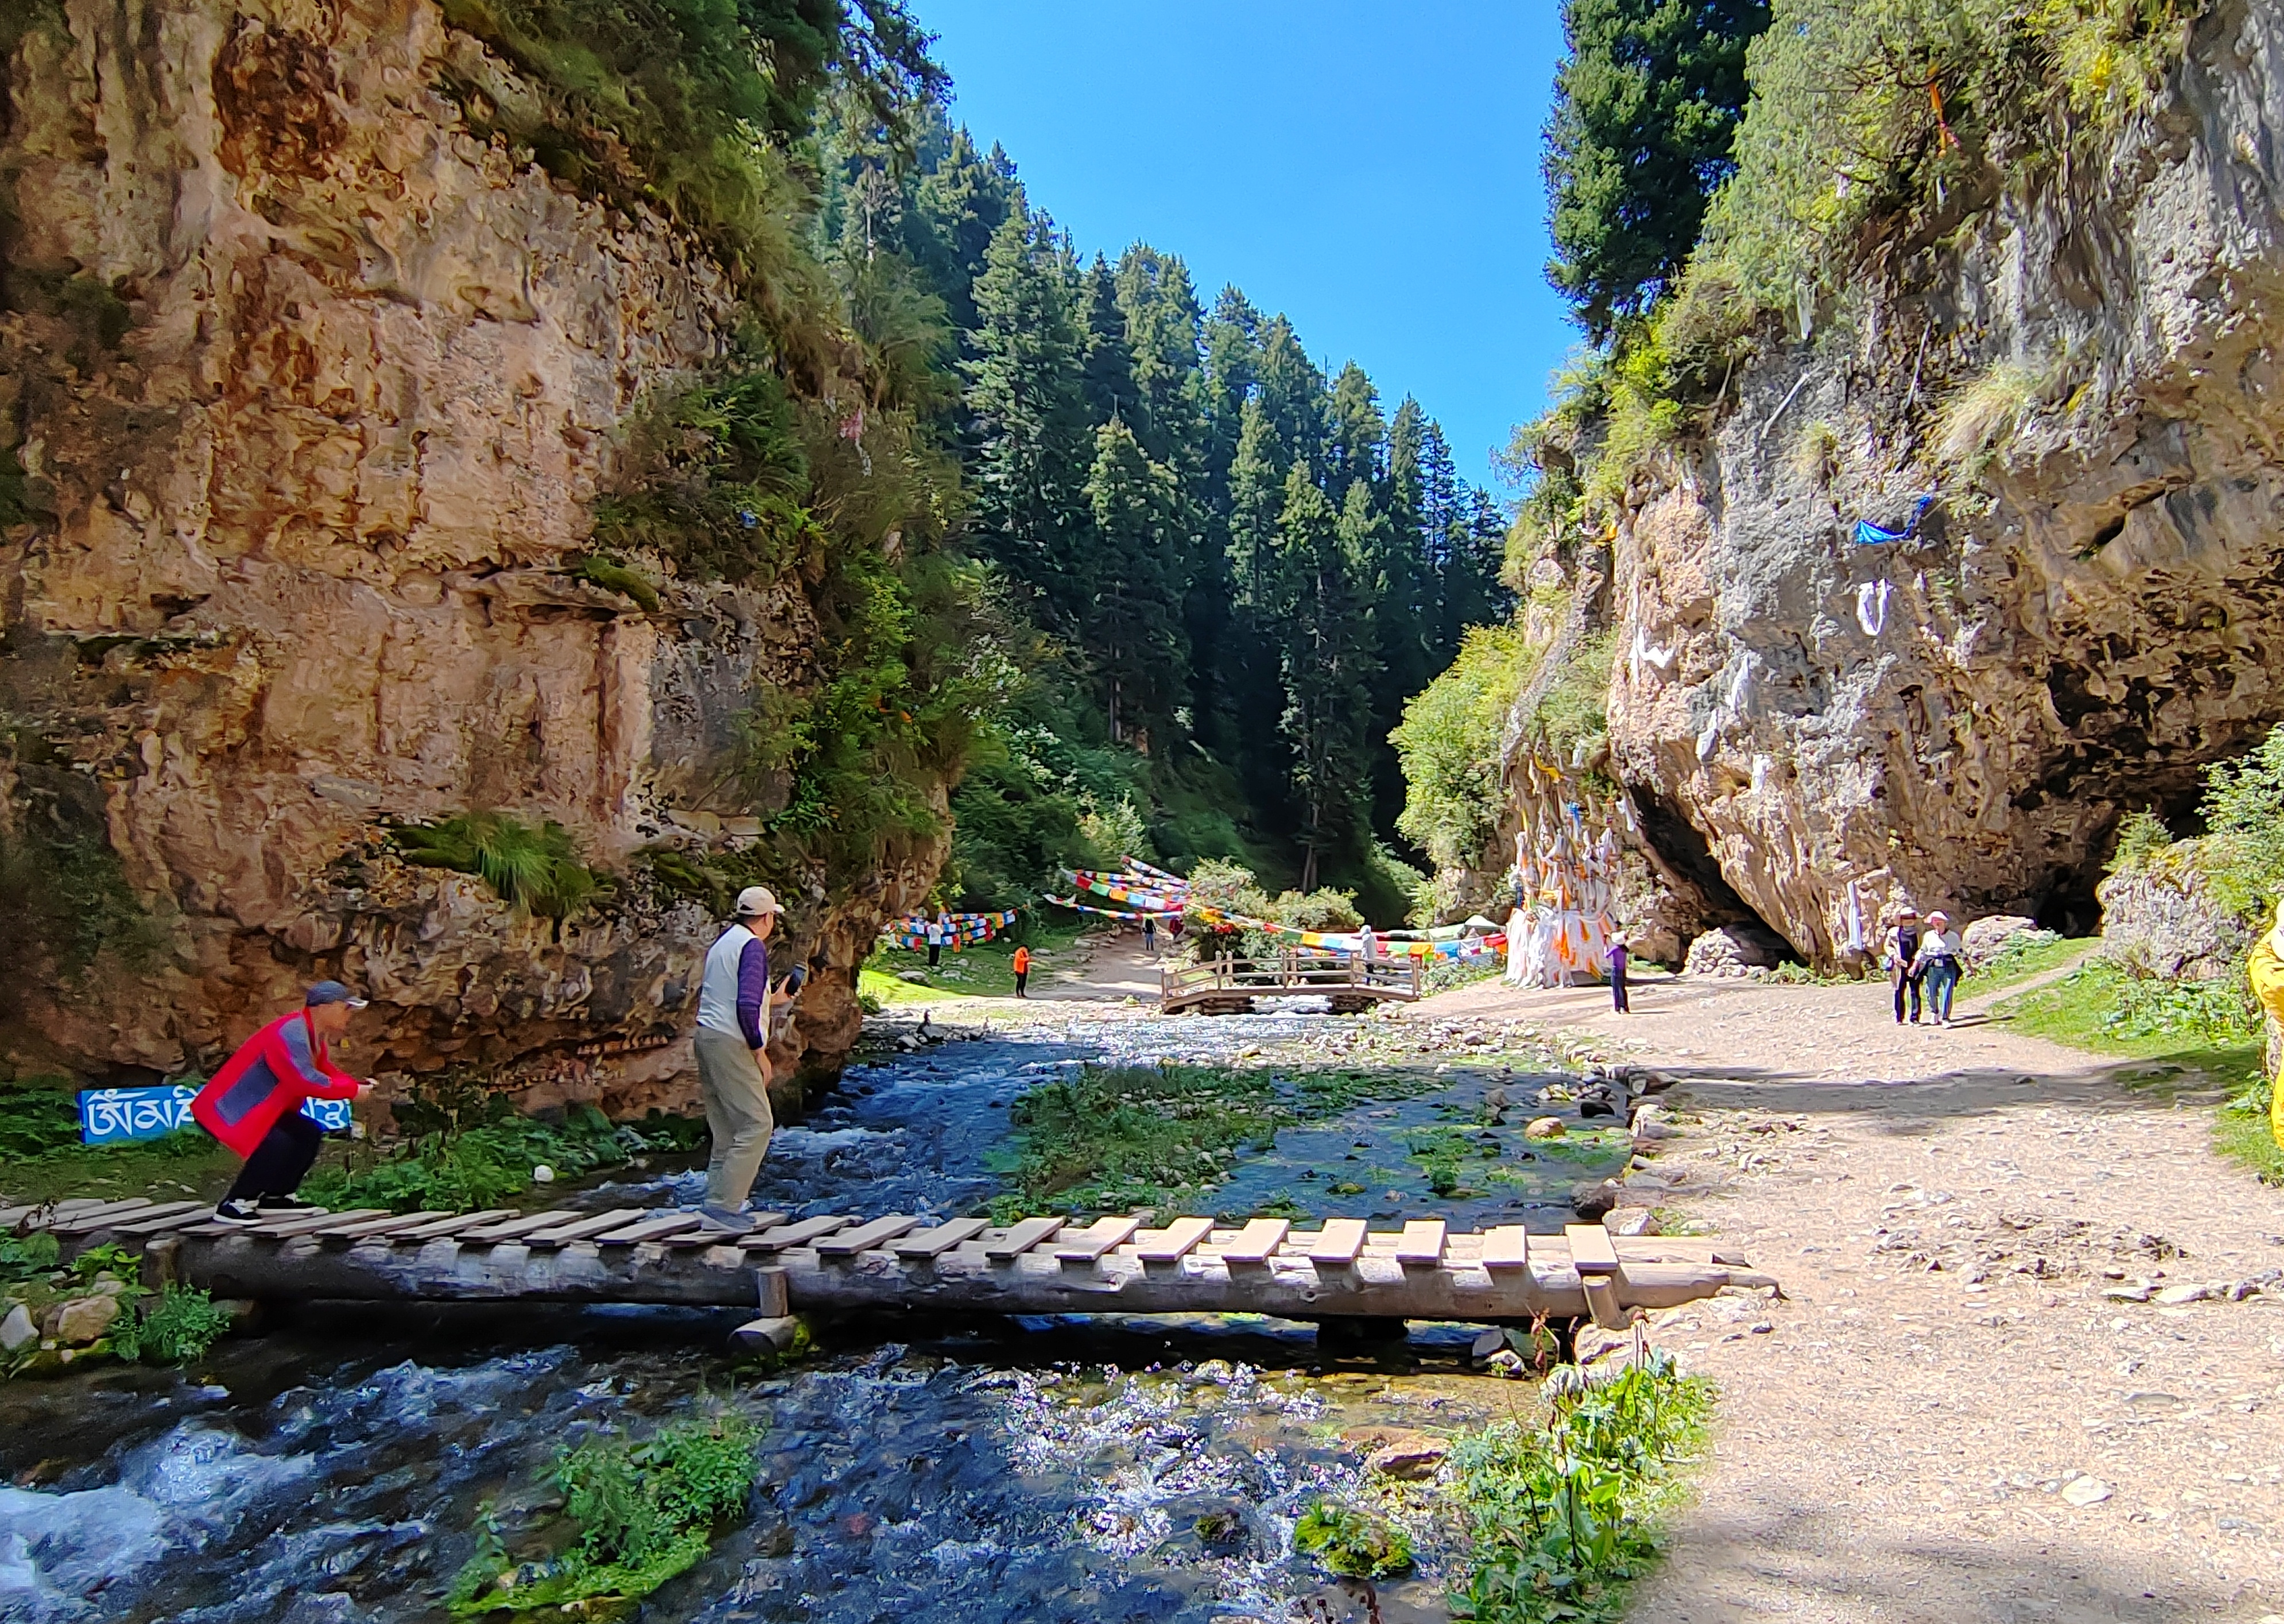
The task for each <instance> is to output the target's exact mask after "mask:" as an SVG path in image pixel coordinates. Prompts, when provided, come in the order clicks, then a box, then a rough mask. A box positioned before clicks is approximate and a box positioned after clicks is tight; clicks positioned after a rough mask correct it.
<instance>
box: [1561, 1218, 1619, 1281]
mask: <svg viewBox="0 0 2284 1624" xmlns="http://www.w3.org/2000/svg"><path fill="white" fill-rule="evenodd" d="M1562 1235H1563V1238H1564V1239H1566V1240H1568V1242H1569V1243H1570V1267H1572V1268H1575V1269H1576V1270H1577V1271H1578V1272H1579V1273H1580V1274H1581V1275H1615V1274H1616V1273H1617V1272H1618V1252H1617V1248H1616V1247H1615V1246H1613V1245H1611V1244H1610V1232H1609V1231H1608V1230H1607V1229H1605V1228H1602V1226H1601V1225H1600V1224H1565V1225H1564V1226H1563V1228H1562Z"/></svg>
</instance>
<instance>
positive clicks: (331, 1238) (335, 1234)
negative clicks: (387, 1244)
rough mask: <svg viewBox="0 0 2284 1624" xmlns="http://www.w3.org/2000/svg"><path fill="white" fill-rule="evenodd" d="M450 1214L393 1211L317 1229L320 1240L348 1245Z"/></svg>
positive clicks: (432, 1211) (430, 1211) (345, 1220)
mask: <svg viewBox="0 0 2284 1624" xmlns="http://www.w3.org/2000/svg"><path fill="white" fill-rule="evenodd" d="M448 1217H450V1213H447V1212H436V1211H434V1210H433V1209H432V1210H429V1211H426V1212H392V1213H390V1214H389V1215H388V1216H387V1217H386V1218H353V1219H352V1218H345V1219H343V1220H341V1221H340V1223H337V1224H328V1225H326V1226H325V1228H322V1229H319V1230H317V1231H316V1234H317V1238H318V1239H319V1240H321V1241H323V1242H325V1243H326V1244H328V1245H340V1246H346V1245H348V1244H349V1243H351V1242H353V1241H362V1240H364V1239H365V1238H366V1237H368V1236H375V1235H387V1234H390V1233H392V1232H393V1231H395V1230H399V1229H410V1228H414V1227H415V1226H417V1225H420V1224H432V1223H434V1222H435V1221H436V1220H438V1219H440V1218H448Z"/></svg>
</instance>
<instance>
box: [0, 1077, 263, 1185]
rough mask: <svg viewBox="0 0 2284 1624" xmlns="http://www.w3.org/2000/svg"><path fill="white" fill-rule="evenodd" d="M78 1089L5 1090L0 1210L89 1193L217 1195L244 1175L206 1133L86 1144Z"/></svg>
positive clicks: (1, 1092)
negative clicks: (82, 1138)
mask: <svg viewBox="0 0 2284 1624" xmlns="http://www.w3.org/2000/svg"><path fill="white" fill-rule="evenodd" d="M73 1096H74V1088H73V1086H72V1085H71V1083H70V1082H69V1081H68V1080H66V1079H40V1080H39V1081H37V1082H35V1083H32V1084H28V1085H16V1086H12V1087H5V1088H0V1205H15V1204H21V1203H24V1202H34V1201H55V1200H59V1199H61V1198H63V1197H64V1196H86V1195H99V1196H117V1197H119V1198H120V1199H121V1200H124V1199H125V1198H126V1197H128V1196H145V1195H147V1196H152V1197H153V1198H154V1199H157V1200H161V1201H165V1200H174V1199H179V1198H180V1197H182V1196H186V1195H188V1196H200V1197H204V1196H214V1197H216V1198H219V1197H220V1196H221V1195H222V1192H223V1190H224V1189H228V1188H229V1186H230V1181H231V1180H232V1179H234V1178H236V1177H237V1176H238V1165H239V1161H238V1157H235V1156H233V1155H231V1152H230V1151H228V1150H227V1149H223V1147H222V1146H221V1145H218V1144H216V1143H215V1142H214V1141H213V1140H212V1139H210V1138H209V1137H207V1133H206V1131H205V1130H204V1129H202V1128H184V1129H183V1130H182V1131H181V1132H180V1133H176V1134H168V1135H167V1136H166V1137H165V1138H163V1139H145V1140H138V1141H136V1142H133V1143H129V1144H117V1145H83V1144H82V1143H81V1142H80V1138H79V1109H78V1105H77V1103H76V1102H75V1101H74V1097H73Z"/></svg>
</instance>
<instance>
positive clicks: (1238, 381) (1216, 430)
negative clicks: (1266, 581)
mask: <svg viewBox="0 0 2284 1624" xmlns="http://www.w3.org/2000/svg"><path fill="white" fill-rule="evenodd" d="M1261 325H1262V324H1261V312H1260V311H1258V310H1255V309H1254V308H1253V305H1252V303H1251V302H1250V301H1248V299H1247V298H1246V296H1245V295H1244V294H1241V293H1240V292H1239V291H1238V290H1237V289H1236V288H1234V287H1224V288H1223V289H1222V290H1221V293H1220V294H1219V295H1218V296H1216V298H1215V300H1214V308H1213V314H1212V315H1211V316H1210V317H1208V318H1207V320H1206V326H1205V348H1206V364H1205V398H1206V420H1207V425H1208V433H1207V456H1206V479H1207V482H1208V485H1209V486H1210V487H1211V488H1212V489H1214V490H1216V491H1218V492H1220V493H1221V494H1222V504H1221V509H1222V511H1223V512H1224V513H1227V512H1228V511H1229V509H1228V506H1227V497H1228V492H1229V490H1230V479H1231V470H1232V468H1233V467H1235V466H1236V462H1237V445H1238V441H1239V439H1240V436H1241V435H1242V434H1243V431H1244V428H1245V403H1246V402H1247V401H1248V400H1250V399H1251V398H1252V397H1253V388H1254V385H1255V383H1256V382H1258V381H1259V380H1260V377H1261ZM1282 478H1283V474H1282V471H1281V470H1280V471H1279V480H1280V481H1281V480H1282Z"/></svg>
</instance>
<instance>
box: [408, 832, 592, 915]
mask: <svg viewBox="0 0 2284 1624" xmlns="http://www.w3.org/2000/svg"><path fill="white" fill-rule="evenodd" d="M392 838H393V839H394V840H395V843H396V848H397V851H398V853H399V855H401V856H402V857H403V859H404V860H405V861H406V862H408V863H411V864H413V865H415V866H417V867H422V868H449V869H450V870H451V871H452V872H453V873H455V874H473V875H481V876H482V877H483V879H484V881H485V883H487V884H489V885H490V887H491V888H492V889H493V890H496V891H497V892H498V893H499V894H500V898H501V899H502V900H503V901H505V902H507V903H510V904H512V905H513V906H517V907H520V908H524V909H526V910H528V911H529V912H531V913H533V914H539V915H541V916H542V917H544V918H547V919H555V920H562V919H567V918H569V917H570V916H571V915H572V914H575V913H577V912H578V911H579V909H580V908H581V907H582V906H583V905H584V904H585V903H586V902H587V900H588V899H589V898H591V897H592V896H593V895H594V894H595V892H596V890H598V886H599V882H598V881H597V880H596V878H595V876H594V875H592V874H591V873H590V872H589V871H588V870H587V869H586V868H585V867H583V866H582V865H581V864H580V861H579V854H578V852H577V851H576V849H575V848H574V846H573V845H572V843H571V831H570V830H568V829H567V828H564V827H563V826H562V825H561V824H559V823H558V822H556V821H555V820H552V819H550V820H547V821H546V822H544V823H543V824H542V825H540V827H539V828H532V827H531V826H530V825H529V824H528V823H524V822H522V821H520V820H518V819H516V818H514V817H512V816H511V815H510V814H508V813H506V812H463V813H462V814H461V815H460V816H458V817H457V818H447V819H444V820H442V822H438V823H414V824H407V825H405V826H404V827H403V828H398V829H395V830H394V831H393V832H392Z"/></svg>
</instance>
